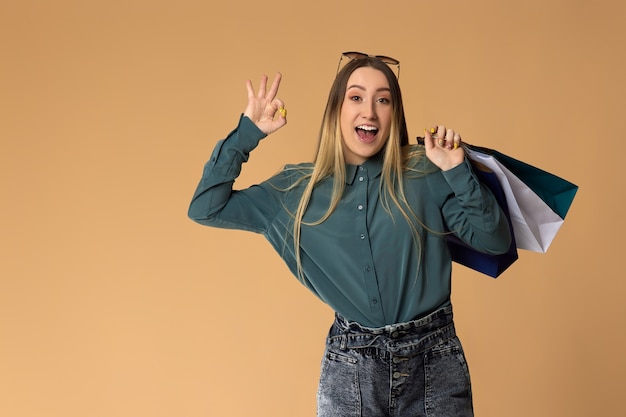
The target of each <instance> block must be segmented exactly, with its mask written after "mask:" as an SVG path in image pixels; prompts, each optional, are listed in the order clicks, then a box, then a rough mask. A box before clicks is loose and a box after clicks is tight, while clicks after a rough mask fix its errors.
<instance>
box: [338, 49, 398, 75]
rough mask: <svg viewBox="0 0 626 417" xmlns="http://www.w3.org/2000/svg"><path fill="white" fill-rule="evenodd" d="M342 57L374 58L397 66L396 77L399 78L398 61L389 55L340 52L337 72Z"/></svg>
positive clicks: (351, 58)
mask: <svg viewBox="0 0 626 417" xmlns="http://www.w3.org/2000/svg"><path fill="white" fill-rule="evenodd" d="M344 58H346V59H349V60H351V61H352V60H355V59H365V58H376V59H378V60H380V61H382V62H384V63H385V64H387V65H389V66H393V67H396V68H397V73H396V78H400V61H398V60H397V59H395V58H392V57H390V56H385V55H369V54H366V53H363V52H354V51H351V52H343V53H342V54H341V57H340V58H339V64H337V72H339V69H340V68H341V61H343V59H344Z"/></svg>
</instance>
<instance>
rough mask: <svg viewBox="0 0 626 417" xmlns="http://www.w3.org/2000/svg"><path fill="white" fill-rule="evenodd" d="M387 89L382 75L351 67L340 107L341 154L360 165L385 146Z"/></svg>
mask: <svg viewBox="0 0 626 417" xmlns="http://www.w3.org/2000/svg"><path fill="white" fill-rule="evenodd" d="M391 116H392V104H391V91H390V89H389V82H388V81H387V78H386V77H385V75H384V74H383V73H382V72H381V71H379V70H377V69H374V68H371V67H361V68H357V69H356V70H354V72H353V73H352V74H351V75H350V78H349V79H348V84H347V86H346V95H345V97H344V100H343V104H342V106H341V118H340V123H341V135H342V140H343V154H344V157H345V161H346V163H348V164H352V165H360V164H362V163H363V162H365V161H366V160H367V159H368V158H370V157H372V156H374V155H376V154H377V153H378V152H380V150H381V149H382V148H383V146H385V143H386V142H387V139H388V138H389V132H390V130H391Z"/></svg>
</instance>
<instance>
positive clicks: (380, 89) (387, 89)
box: [346, 84, 391, 92]
mask: <svg viewBox="0 0 626 417" xmlns="http://www.w3.org/2000/svg"><path fill="white" fill-rule="evenodd" d="M351 88H358V89H359V90H363V91H365V87H363V86H362V85H358V84H352V85H351V86H349V87H348V88H346V91H347V90H349V89H351ZM376 91H389V92H391V88H389V87H381V88H379V89H378V90H376Z"/></svg>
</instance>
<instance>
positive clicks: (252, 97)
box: [244, 73, 287, 135]
mask: <svg viewBox="0 0 626 417" xmlns="http://www.w3.org/2000/svg"><path fill="white" fill-rule="evenodd" d="M281 78H282V75H281V74H280V73H278V74H276V77H275V78H274V82H272V86H271V87H270V89H269V90H267V79H268V78H267V76H266V75H264V76H263V77H261V84H260V85H259V92H258V93H255V91H254V87H253V86H252V82H251V81H250V80H248V81H247V82H246V87H247V88H248V105H247V107H246V110H245V112H244V116H247V117H248V118H249V119H250V120H252V121H253V122H254V124H256V125H257V127H258V128H259V129H260V130H261V131H262V132H264V133H265V134H266V135H269V134H270V133H272V132H275V131H276V130H278V129H280V128H281V127H283V126H284V125H285V124H287V111H286V110H285V104H284V103H283V101H282V100H280V99H279V98H276V94H277V93H278V87H279V86H280V80H281Z"/></svg>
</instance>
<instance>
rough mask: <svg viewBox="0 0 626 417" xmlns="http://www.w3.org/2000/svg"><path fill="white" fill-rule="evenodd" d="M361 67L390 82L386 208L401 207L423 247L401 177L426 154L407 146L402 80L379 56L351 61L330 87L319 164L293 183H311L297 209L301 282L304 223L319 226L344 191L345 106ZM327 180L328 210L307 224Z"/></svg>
mask: <svg viewBox="0 0 626 417" xmlns="http://www.w3.org/2000/svg"><path fill="white" fill-rule="evenodd" d="M362 67H371V68H374V69H376V70H379V71H381V72H382V73H383V74H384V75H385V77H386V78H387V81H388V82H389V88H390V90H391V105H392V119H391V127H390V132H389V138H388V139H387V141H386V143H385V145H384V147H383V149H382V151H381V152H383V167H382V172H381V182H380V188H381V189H380V191H381V200H382V204H383V207H384V208H385V210H386V211H387V212H388V213H389V215H390V216H391V209H390V206H389V203H390V201H391V202H392V203H393V204H394V205H395V206H396V207H397V208H398V209H399V211H400V213H401V214H402V216H403V217H404V218H405V219H406V220H407V222H408V223H409V225H410V227H411V230H412V233H413V236H414V239H415V240H416V241H417V242H418V244H419V240H420V238H419V234H418V232H417V229H416V227H415V221H417V222H418V223H420V224H421V222H420V221H419V219H417V216H415V214H414V213H413V211H412V210H411V208H410V207H409V206H408V204H407V203H406V198H405V194H404V187H403V181H402V179H403V175H404V173H405V172H406V171H407V170H409V169H411V168H410V167H409V166H408V165H409V164H408V161H409V160H410V159H411V158H412V157H415V156H416V155H418V154H420V153H423V151H421V150H416V149H415V148H413V147H409V146H406V145H408V143H409V135H408V131H407V127H406V120H405V116H404V105H403V104H402V94H401V91H400V85H399V84H398V79H397V78H396V75H395V74H394V72H393V71H392V70H391V68H389V66H388V65H387V64H385V63H384V62H382V61H381V60H379V59H377V58H373V57H368V58H363V59H354V60H352V61H350V62H348V63H347V64H346V65H345V66H344V67H343V68H342V69H341V71H339V73H338V74H337V76H336V77H335V80H334V82H333V84H332V87H331V89H330V93H329V95H328V101H327V103H326V109H325V111H324V116H323V118H322V124H321V128H320V132H319V141H318V147H317V153H316V157H315V164H314V166H313V168H312V171H310V172H307V173H303V176H302V177H301V178H300V179H299V181H297V182H296V184H294V186H296V185H297V184H300V183H301V182H302V181H305V180H307V179H308V182H307V183H306V186H305V188H304V191H303V192H302V196H301V198H300V201H299V204H298V206H297V208H296V211H295V213H293V217H294V219H293V220H294V221H293V239H294V250H295V255H296V264H297V273H298V278H299V279H301V280H302V279H303V278H304V274H303V271H302V263H301V258H300V232H301V228H302V224H305V225H307V226H315V225H318V224H321V223H323V222H324V221H325V220H326V219H327V218H328V217H329V216H330V215H331V214H332V213H333V212H334V210H335V209H336V207H337V205H338V204H339V201H340V200H341V197H342V195H343V192H344V189H345V180H346V167H345V160H344V155H343V147H342V143H343V139H342V133H341V123H340V118H341V107H342V105H343V101H344V97H345V94H346V87H347V84H348V79H349V78H350V76H351V75H352V73H353V72H354V71H355V70H356V69H358V68H362ZM329 177H330V178H332V181H333V191H332V195H331V198H330V204H329V206H328V209H327V210H326V212H325V214H324V215H323V216H322V217H321V218H319V219H317V220H314V221H311V222H304V221H303V217H304V214H305V212H306V209H307V207H308V205H309V202H310V199H311V195H312V193H313V189H314V188H315V186H316V185H317V184H318V183H319V182H320V181H322V180H324V179H326V178H329ZM394 221H395V220H394Z"/></svg>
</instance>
